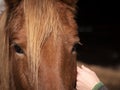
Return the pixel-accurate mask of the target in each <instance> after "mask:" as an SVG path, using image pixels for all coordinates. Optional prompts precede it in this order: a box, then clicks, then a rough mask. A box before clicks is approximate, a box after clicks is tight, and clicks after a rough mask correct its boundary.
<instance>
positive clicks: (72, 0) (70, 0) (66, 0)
mask: <svg viewBox="0 0 120 90" xmlns="http://www.w3.org/2000/svg"><path fill="white" fill-rule="evenodd" d="M61 1H63V2H64V3H66V4H68V5H70V6H75V5H76V3H77V2H78V0H61Z"/></svg>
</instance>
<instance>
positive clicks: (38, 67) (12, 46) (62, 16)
mask: <svg viewBox="0 0 120 90" xmlns="http://www.w3.org/2000/svg"><path fill="white" fill-rule="evenodd" d="M5 3H6V10H5V11H4V14H3V15H2V17H1V21H0V23H1V24H0V39H1V42H0V48H1V50H2V51H1V52H0V61H1V63H0V89H1V90H9V89H10V90H74V89H75V83H76V54H75V53H74V50H73V46H74V45H75V44H76V43H78V42H79V38H78V33H77V24H76V22H75V20H74V14H75V4H76V0H5ZM3 77H4V78H3Z"/></svg>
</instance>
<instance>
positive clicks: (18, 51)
mask: <svg viewBox="0 0 120 90" xmlns="http://www.w3.org/2000/svg"><path fill="white" fill-rule="evenodd" d="M14 49H15V51H16V52H17V53H19V54H23V53H24V51H23V50H22V49H21V47H20V46H18V45H17V44H15V45H14Z"/></svg>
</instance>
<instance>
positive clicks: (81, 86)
mask: <svg viewBox="0 0 120 90" xmlns="http://www.w3.org/2000/svg"><path fill="white" fill-rule="evenodd" d="M99 82H100V80H99V78H98V77H97V75H96V73H95V72H93V71H92V70H90V69H88V68H87V67H85V66H83V65H82V66H81V68H80V67H77V86H76V88H77V90H92V88H93V87H94V86H95V85H96V84H97V83H99Z"/></svg>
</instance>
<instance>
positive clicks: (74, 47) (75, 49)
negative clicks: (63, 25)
mask: <svg viewBox="0 0 120 90" xmlns="http://www.w3.org/2000/svg"><path fill="white" fill-rule="evenodd" d="M79 46H80V45H79V43H75V44H74V46H73V48H72V52H77V49H78V47H79Z"/></svg>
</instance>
